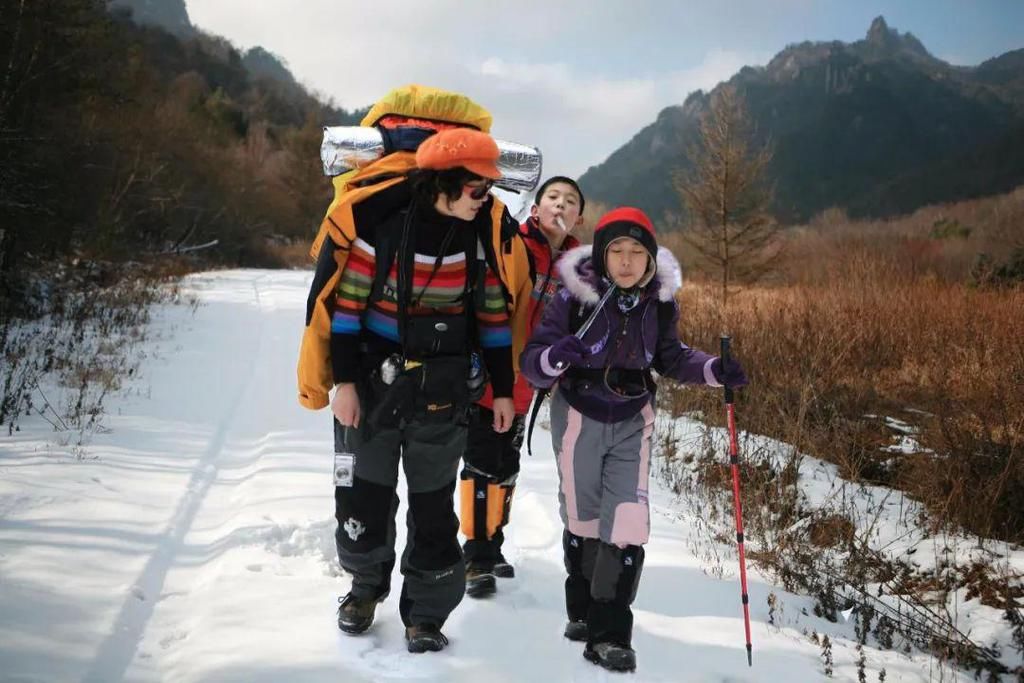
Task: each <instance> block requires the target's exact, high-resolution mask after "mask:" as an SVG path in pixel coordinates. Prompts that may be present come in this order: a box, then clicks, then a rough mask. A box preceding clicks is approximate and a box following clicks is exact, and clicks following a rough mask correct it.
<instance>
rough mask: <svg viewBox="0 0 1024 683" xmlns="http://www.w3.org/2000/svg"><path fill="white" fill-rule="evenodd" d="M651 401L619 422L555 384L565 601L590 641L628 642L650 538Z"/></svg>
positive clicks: (553, 402) (569, 613)
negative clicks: (576, 403)
mask: <svg viewBox="0 0 1024 683" xmlns="http://www.w3.org/2000/svg"><path fill="white" fill-rule="evenodd" d="M653 434H654V406H653V403H648V404H647V405H645V406H644V408H643V410H641V411H640V412H639V413H638V414H636V415H634V416H633V417H631V418H629V419H627V420H623V421H621V422H614V423H610V424H609V423H604V422H598V421H597V420H592V419H590V418H588V417H586V416H584V415H582V414H581V413H580V412H579V411H577V410H575V409H574V408H572V407H571V406H570V405H569V404H568V403H567V402H566V400H565V398H564V397H563V396H562V394H561V392H560V391H558V390H557V389H556V390H555V391H554V393H553V394H552V397H551V438H552V445H553V446H554V451H555V458H556V460H557V464H558V481H559V485H558V503H559V512H560V514H561V517H562V523H563V524H564V525H565V532H564V534H563V538H562V547H563V556H564V559H565V569H566V573H567V574H568V576H567V578H566V580H565V607H566V613H567V616H568V617H569V619H570V620H571V621H586V623H587V631H588V637H587V641H588V643H589V644H590V645H591V646H593V645H595V644H597V643H606V642H611V643H616V644H619V645H622V646H625V647H630V646H631V642H632V636H633V612H632V610H631V609H630V606H631V605H632V604H633V600H634V599H635V598H636V591H637V587H638V586H639V583H640V575H641V573H642V571H643V564H644V549H643V547H642V546H643V544H644V543H646V542H647V539H648V537H649V536H650V526H651V525H650V509H649V504H648V498H647V486H648V479H649V471H650V454H651V441H652V437H653Z"/></svg>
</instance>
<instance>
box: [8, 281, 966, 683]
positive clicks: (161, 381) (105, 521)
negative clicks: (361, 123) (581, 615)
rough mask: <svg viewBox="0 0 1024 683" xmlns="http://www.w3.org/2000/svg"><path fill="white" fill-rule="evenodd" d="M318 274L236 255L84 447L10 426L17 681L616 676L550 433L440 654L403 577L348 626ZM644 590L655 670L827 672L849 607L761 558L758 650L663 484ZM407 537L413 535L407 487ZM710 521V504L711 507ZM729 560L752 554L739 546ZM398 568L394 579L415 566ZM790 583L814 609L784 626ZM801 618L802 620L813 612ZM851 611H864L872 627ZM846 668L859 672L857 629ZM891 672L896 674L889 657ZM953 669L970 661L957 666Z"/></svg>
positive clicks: (538, 442)
mask: <svg viewBox="0 0 1024 683" xmlns="http://www.w3.org/2000/svg"><path fill="white" fill-rule="evenodd" d="M309 278H310V274H309V273H304V272H283V271H253V270H240V271H225V272H217V273H207V274H202V275H199V276H195V277H193V278H190V279H189V280H188V283H187V286H188V288H190V289H192V290H194V291H195V292H197V293H198V294H199V296H200V298H201V300H202V305H201V306H200V307H199V309H198V310H197V312H196V313H195V315H193V313H192V312H191V310H189V309H188V308H187V307H185V306H178V307H168V308H165V309H162V311H161V312H160V314H159V315H158V316H157V320H156V323H155V325H156V327H157V329H158V331H159V337H160V341H158V342H154V343H153V344H151V345H150V346H149V347H147V353H148V354H149V356H150V357H149V358H148V359H147V361H146V362H145V364H144V368H143V377H142V378H140V379H138V380H137V381H136V382H135V384H133V387H134V389H133V391H132V392H130V393H129V395H127V396H119V397H117V398H115V399H114V400H113V401H111V402H110V404H109V406H108V408H109V413H110V414H109V415H108V417H107V419H106V420H105V424H106V426H107V427H109V428H110V431H109V433H103V434H98V435H97V436H96V437H95V438H94V440H93V442H92V444H91V445H90V446H89V447H88V448H87V450H86V458H85V459H82V460H77V459H75V458H74V457H73V456H72V455H71V449H70V448H68V447H66V446H61V445H59V444H60V436H59V435H55V434H53V433H51V432H47V431H46V430H44V429H43V427H47V429H48V428H49V427H48V425H46V423H44V422H42V421H38V422H37V421H33V420H28V421H26V423H25V425H24V428H23V430H22V431H21V432H20V433H18V434H16V435H15V436H14V437H13V438H11V437H6V436H4V437H0V680H2V681H104V682H107V681H120V680H128V681H285V680H287V681H332V682H336V681H348V682H357V681H389V680H396V681H397V680H406V679H415V680H425V681H435V680H436V681H474V683H479V682H480V681H489V682H490V681H539V680H546V681H602V680H615V679H616V678H617V677H618V676H621V675H615V674H609V673H606V672H604V671H602V670H600V669H598V668H596V667H594V666H593V665H591V664H589V663H587V662H585V661H584V660H583V659H582V657H581V656H580V651H581V646H580V645H578V644H575V643H570V642H569V641H567V640H565V639H563V638H562V637H561V629H562V626H563V623H564V622H563V620H564V611H563V604H562V582H563V580H564V573H563V571H564V570H563V568H562V560H561V548H560V534H561V527H560V523H559V521H558V515H557V507H556V499H555V489H556V483H555V482H556V474H555V469H554V464H553V459H552V456H551V450H550V437H549V435H548V433H547V432H546V431H544V430H538V431H537V433H536V434H535V435H534V451H535V456H534V457H533V458H528V457H526V456H524V459H523V472H522V474H521V476H520V484H519V487H518V489H517V492H516V501H515V504H514V507H513V513H512V524H511V525H510V528H509V531H508V542H507V546H506V547H507V554H508V556H509V558H510V559H511V560H512V561H513V563H514V564H515V565H516V569H517V572H518V574H517V578H515V579H513V580H500V583H499V593H498V595H497V596H495V597H494V598H492V599H490V600H487V601H474V600H472V599H469V598H467V599H466V600H465V601H463V603H462V605H461V606H460V607H459V608H458V610H457V611H456V612H455V613H454V614H453V616H452V618H451V619H450V620H449V622H448V624H447V625H446V627H445V632H446V633H447V635H448V636H449V637H450V638H451V645H450V647H449V648H448V649H447V650H445V651H444V652H443V653H440V654H427V655H410V654H408V653H406V651H405V647H404V641H403V638H402V627H401V622H400V620H399V618H398V614H397V590H396V591H394V592H393V594H392V597H390V598H389V599H388V600H387V602H385V604H384V605H383V606H382V608H381V609H379V610H378V613H377V614H378V621H377V622H376V624H375V626H374V628H373V629H372V631H371V632H370V633H368V634H366V635H364V636H361V637H347V636H344V635H343V634H341V633H340V632H339V631H338V630H337V628H336V625H335V610H336V606H337V605H336V598H337V596H339V595H343V594H344V593H345V592H346V591H347V589H348V579H347V577H345V576H344V575H343V573H341V572H340V571H339V569H338V567H337V562H336V560H335V557H334V541H333V531H334V519H333V495H332V483H331V453H332V450H333V448H332V442H331V433H330V416H329V413H328V412H327V411H326V410H325V411H321V412H318V413H313V412H309V411H306V410H304V409H302V408H300V407H299V406H298V404H297V403H296V401H295V398H294V366H295V358H296V350H297V345H298V340H299V337H300V334H301V327H302V319H303V312H304V306H305V296H306V290H307V286H308V282H309ZM653 499H654V506H655V513H656V514H655V515H654V520H653V530H652V542H651V543H650V545H649V546H648V548H647V564H646V568H645V572H644V578H643V582H642V584H641V588H640V592H639V595H638V598H637V601H636V605H635V608H636V609H635V612H636V630H635V640H634V646H635V648H636V650H637V653H638V661H639V665H638V669H637V672H636V674H633V675H632V676H630V677H629V678H628V680H634V681H745V680H751V681H754V680H757V681H775V680H779V681H781V680H787V681H813V680H820V679H822V677H823V674H822V664H821V659H820V649H819V648H818V647H816V646H814V645H813V644H811V643H810V642H809V641H808V639H807V638H806V637H804V636H803V635H801V633H800V631H801V630H802V629H807V630H808V632H809V631H810V630H812V629H813V630H818V631H819V632H821V631H822V630H827V629H828V628H830V627H831V628H832V629H835V628H836V626H835V625H830V624H827V622H821V621H820V620H817V619H815V618H814V617H813V616H810V617H806V616H800V617H799V619H795V618H792V617H795V616H796V615H797V614H798V613H799V612H800V610H801V609H802V608H805V607H808V606H809V605H810V604H811V603H810V602H809V601H807V600H805V599H803V598H799V597H797V596H791V595H788V594H785V593H784V592H782V591H781V590H780V589H777V588H773V587H772V586H770V585H767V584H765V583H764V582H763V580H762V579H761V577H759V575H758V574H757V573H756V572H753V573H752V575H751V577H750V581H751V584H750V592H751V615H752V619H753V620H754V623H753V640H754V668H753V669H749V668H748V667H747V664H746V657H745V653H744V650H743V643H742V641H743V625H742V619H741V613H740V606H739V599H738V598H739V588H738V583H737V581H736V580H735V578H734V577H733V576H732V575H727V576H726V577H725V579H723V580H719V579H717V578H714V577H712V576H709V575H707V574H705V573H704V572H703V571H702V568H701V563H700V561H699V560H698V559H697V558H695V557H693V556H692V554H691V552H690V550H689V547H690V543H689V540H688V539H690V538H691V536H692V534H693V533H694V532H693V530H692V528H691V524H690V523H689V522H688V520H687V519H686V518H684V517H681V516H680V515H679V514H678V513H674V512H673V510H672V506H671V502H672V501H671V497H670V494H668V493H667V492H665V491H663V490H661V489H660V488H659V487H657V486H655V487H654V496H653ZM399 515H400V517H399V520H400V523H399V534H400V536H399V544H400V547H401V544H402V543H404V529H403V528H402V524H401V520H402V519H404V515H405V512H404V505H403V509H401V510H399ZM691 521H692V520H691ZM726 568H727V569H728V570H729V571H731V570H732V566H731V560H730V561H729V562H728V563H727V565H726ZM399 582H400V577H398V576H397V570H396V577H395V585H396V586H398V585H400V583H399ZM772 590H775V592H776V593H777V594H778V595H779V596H780V598H781V599H782V601H783V604H784V605H785V607H784V610H785V612H786V614H787V615H789V617H791V618H790V619H788V620H787V619H783V623H790V624H793V625H790V626H783V627H782V628H781V629H779V628H776V627H769V626H768V625H767V623H766V622H767V605H766V596H767V594H768V593H769V591H772ZM797 622H798V623H797ZM850 632H851V633H852V630H851V631H850ZM834 657H835V662H836V679H838V680H851V681H852V680H856V673H855V670H854V668H853V665H852V662H853V660H854V654H853V650H852V647H850V643H849V642H846V643H845V644H844V643H842V642H837V643H836V645H835V647H834ZM869 662H870V669H873V670H874V671H875V672H877V670H878V669H880V668H881V667H882V666H884V667H885V668H886V672H887V676H886V680H888V681H899V680H904V681H916V680H927V679H928V677H929V663H928V660H927V658H924V657H916V658H914V659H911V658H908V657H906V656H903V655H900V654H897V653H893V652H879V651H875V650H870V651H869ZM869 677H870V680H877V673H874V672H870V671H869ZM947 680H949V678H948V672H947Z"/></svg>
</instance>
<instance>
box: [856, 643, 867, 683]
mask: <svg viewBox="0 0 1024 683" xmlns="http://www.w3.org/2000/svg"><path fill="white" fill-rule="evenodd" d="M867 664H868V659H867V657H866V656H865V655H864V646H863V645H861V644H860V643H857V681H858V683H868V674H867Z"/></svg>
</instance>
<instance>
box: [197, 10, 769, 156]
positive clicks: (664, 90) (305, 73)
mask: <svg viewBox="0 0 1024 683" xmlns="http://www.w3.org/2000/svg"><path fill="white" fill-rule="evenodd" d="M515 7H516V8H517V9H516V11H514V12H511V11H504V10H503V11H501V12H498V11H496V10H495V8H494V7H493V6H491V5H490V4H489V3H472V4H466V3H461V2H456V0H444V2H441V3H436V2H431V3H421V2H411V3H402V2H395V3H385V4H383V5H382V4H371V3H351V2H342V3H339V2H337V1H336V0H303V2H298V3H292V2H284V0H262V1H259V2H256V1H254V0H188V10H189V13H190V16H191V17H192V20H193V23H195V24H196V25H197V26H199V27H201V28H203V29H205V30H208V31H211V32H213V33H218V34H221V35H224V36H225V37H227V38H228V39H230V40H232V41H233V42H234V43H235V44H236V45H238V46H239V47H242V48H247V47H251V46H254V45H260V46H262V47H264V48H266V49H268V50H270V51H272V52H274V53H276V54H278V55H280V56H281V57H283V58H284V59H285V60H287V62H288V64H289V66H290V68H291V70H292V72H293V73H294V74H295V76H296V78H298V79H299V80H300V81H301V82H303V83H304V84H305V85H307V86H308V87H310V88H311V89H312V90H314V91H316V92H318V93H321V94H323V95H325V96H329V97H331V98H333V99H334V100H335V102H337V103H338V104H340V105H341V106H344V107H347V108H350V109H351V108H356V107H360V106H366V105H369V104H371V103H373V102H374V101H375V100H376V99H378V98H379V97H380V96H381V95H383V94H384V93H386V92H387V91H388V90H390V89H391V88H394V87H396V86H400V85H403V84H406V83H423V84H426V85H432V86H435V87H439V88H445V89H450V90H455V91H457V92H462V93H465V94H466V95H469V96H470V97H472V98H473V99H474V100H475V101H477V102H479V103H480V104H482V105H484V106H486V107H487V108H488V109H489V110H490V111H491V113H492V114H493V115H494V122H495V123H494V131H493V132H494V134H495V135H497V136H499V137H502V138H504V139H507V140H512V141H515V142H520V143H523V144H529V145H534V146H537V147H540V148H541V151H542V152H543V154H544V160H545V173H546V174H551V173H561V174H567V175H574V176H576V175H579V174H581V173H583V171H585V170H586V169H587V167H589V166H591V165H593V164H597V163H600V162H601V161H603V160H604V159H605V158H607V157H608V155H609V154H611V152H613V151H614V150H615V149H617V148H618V147H620V146H621V145H623V144H625V143H626V142H627V141H628V140H629V139H630V138H631V137H632V136H633V135H634V134H636V133H637V132H639V130H640V129H641V128H643V127H644V126H646V125H648V124H649V123H652V122H653V121H654V119H655V117H656V116H657V114H658V112H659V111H661V109H663V108H664V107H667V106H670V105H674V104H681V103H682V102H683V100H684V99H685V98H686V96H687V94H689V93H690V92H691V91H693V90H696V89H698V88H704V89H707V88H711V87H713V86H714V85H715V84H716V83H718V82H719V81H721V80H723V79H727V78H729V77H730V76H731V75H732V74H733V73H735V72H736V71H737V70H738V69H739V68H740V67H742V66H743V65H744V64H751V63H763V62H764V61H766V59H767V56H766V55H762V54H756V53H744V52H737V51H731V50H725V49H708V50H706V51H705V52H704V53H703V54H702V53H701V52H700V51H699V50H698V48H697V47H696V46H695V45H693V44H692V41H690V42H687V43H680V44H679V46H678V48H677V49H673V50H671V51H670V52H669V53H667V56H666V54H662V53H658V54H657V55H646V56H645V53H644V50H645V49H647V48H648V47H650V46H656V45H658V43H657V41H658V40H660V38H659V37H657V36H654V35H653V34H652V35H649V36H647V37H644V35H640V34H636V33H630V34H621V33H619V32H618V31H617V30H616V28H615V27H617V26H621V25H622V24H623V22H625V21H632V22H636V21H642V22H647V23H646V25H645V26H644V27H639V28H643V29H644V31H647V32H650V31H652V30H653V26H654V25H655V24H658V23H660V24H662V25H664V24H669V23H672V21H671V18H666V17H659V16H658V15H657V14H656V13H654V14H652V13H646V14H644V13H642V14H641V15H636V12H635V9H634V8H632V7H631V6H630V5H626V4H622V5H600V4H599V5H596V6H595V5H594V4H592V3H589V2H586V3H580V2H576V3H575V4H573V2H567V3H559V4H558V5H552V4H551V3H549V2H544V1H541V0H520V2H519V3H517V4H516V5H515ZM639 28H638V30H639ZM609 33H610V35H609ZM613 38H614V39H615V41H616V42H615V45H616V50H615V51H609V50H607V49H606V48H605V46H606V45H609V44H611V43H609V40H612V39H613ZM630 41H632V42H630ZM663 49H664V48H663ZM622 55H630V57H629V58H628V60H627V59H624V58H623V57H622ZM674 60H678V63H679V65H680V66H679V67H678V68H672V67H671V66H670V64H669V63H670V62H672V61H674ZM641 69H643V70H641Z"/></svg>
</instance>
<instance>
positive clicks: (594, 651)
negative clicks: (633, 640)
mask: <svg viewBox="0 0 1024 683" xmlns="http://www.w3.org/2000/svg"><path fill="white" fill-rule="evenodd" d="M583 656H584V657H585V658H586V659H587V661H589V662H593V663H594V664H600V665H601V666H603V667H604V668H606V669H608V670H609V671H635V670H636V652H634V651H633V648H631V647H623V646H622V645H617V644H615V643H597V644H596V645H587V648H586V649H585V650H583Z"/></svg>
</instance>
